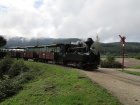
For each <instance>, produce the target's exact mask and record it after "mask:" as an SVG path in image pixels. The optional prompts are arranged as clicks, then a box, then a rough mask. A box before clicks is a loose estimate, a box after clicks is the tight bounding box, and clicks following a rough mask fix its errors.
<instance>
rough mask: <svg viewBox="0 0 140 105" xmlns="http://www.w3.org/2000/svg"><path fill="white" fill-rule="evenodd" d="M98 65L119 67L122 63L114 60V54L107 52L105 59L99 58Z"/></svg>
mask: <svg viewBox="0 0 140 105" xmlns="http://www.w3.org/2000/svg"><path fill="white" fill-rule="evenodd" d="M100 66H101V67H103V68H121V67H122V64H121V63H120V62H117V61H115V56H114V55H112V54H110V53H107V54H106V58H105V60H101V62H100Z"/></svg>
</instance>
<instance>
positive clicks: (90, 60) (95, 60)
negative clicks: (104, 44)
mask: <svg viewBox="0 0 140 105" xmlns="http://www.w3.org/2000/svg"><path fill="white" fill-rule="evenodd" d="M85 43H86V45H87V48H86V53H84V61H85V62H84V63H83V67H84V68H85V69H87V70H92V69H97V68H98V66H99V64H100V53H99V51H98V52H96V53H95V51H94V50H91V45H92V44H93V43H94V41H93V40H92V38H88V39H87V41H85Z"/></svg>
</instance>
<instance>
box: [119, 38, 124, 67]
mask: <svg viewBox="0 0 140 105" xmlns="http://www.w3.org/2000/svg"><path fill="white" fill-rule="evenodd" d="M119 36H120V38H121V43H122V70H124V44H125V36H121V35H119Z"/></svg>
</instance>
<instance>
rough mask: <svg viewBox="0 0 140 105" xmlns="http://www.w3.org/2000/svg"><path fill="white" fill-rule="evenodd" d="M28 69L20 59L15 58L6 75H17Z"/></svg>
mask: <svg viewBox="0 0 140 105" xmlns="http://www.w3.org/2000/svg"><path fill="white" fill-rule="evenodd" d="M28 69H29V68H28V67H27V66H26V65H25V64H24V63H23V61H22V60H17V61H15V62H14V63H13V64H12V65H11V67H10V69H9V71H8V75H9V76H10V77H11V78H12V77H15V76H17V75H19V74H20V73H21V72H25V71H27V70H28Z"/></svg>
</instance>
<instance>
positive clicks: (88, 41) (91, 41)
mask: <svg viewBox="0 0 140 105" xmlns="http://www.w3.org/2000/svg"><path fill="white" fill-rule="evenodd" d="M85 43H86V45H87V46H88V51H90V47H91V45H92V44H93V43H94V41H93V40H92V38H88V39H87V41H85Z"/></svg>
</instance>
